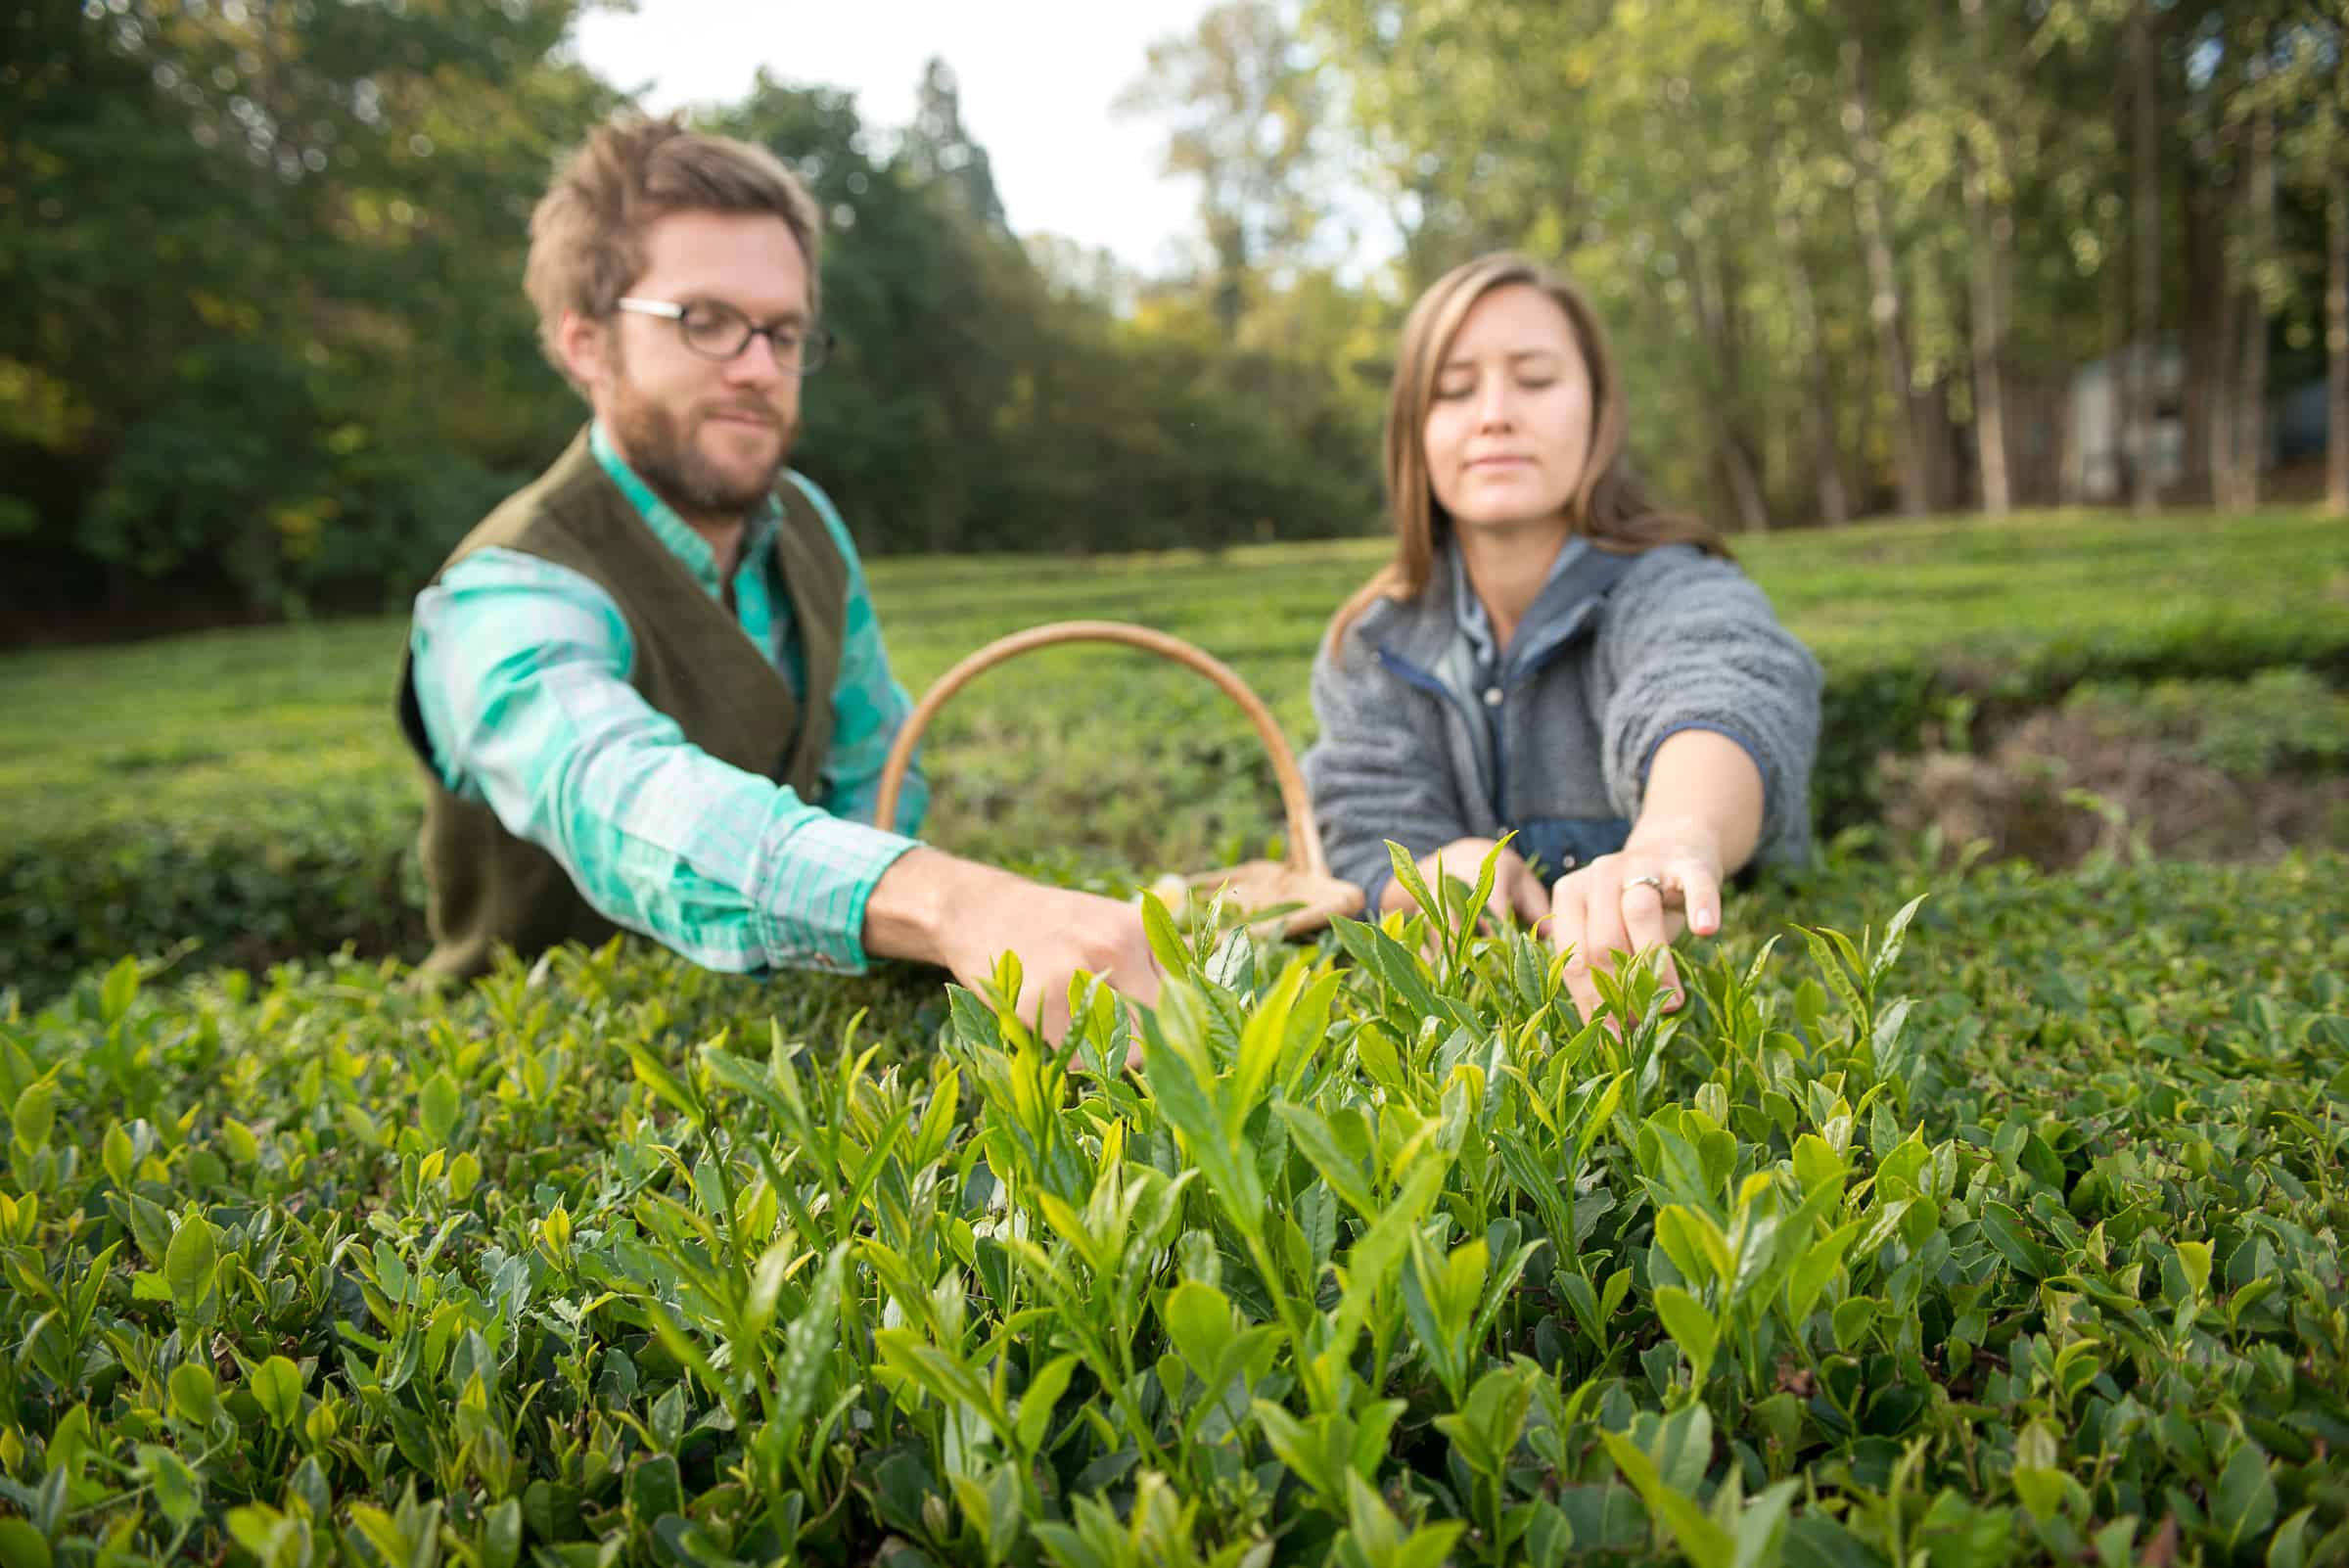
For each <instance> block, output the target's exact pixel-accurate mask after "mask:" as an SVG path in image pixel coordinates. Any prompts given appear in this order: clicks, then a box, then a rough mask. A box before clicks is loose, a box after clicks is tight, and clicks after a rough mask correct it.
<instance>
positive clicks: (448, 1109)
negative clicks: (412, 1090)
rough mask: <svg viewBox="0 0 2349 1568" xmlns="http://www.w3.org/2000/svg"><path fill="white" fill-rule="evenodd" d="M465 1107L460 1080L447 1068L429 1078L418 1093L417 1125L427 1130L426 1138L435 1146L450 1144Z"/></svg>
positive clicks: (425, 1132) (440, 1146)
mask: <svg viewBox="0 0 2349 1568" xmlns="http://www.w3.org/2000/svg"><path fill="white" fill-rule="evenodd" d="M464 1110H465V1101H464V1097H463V1096H462V1094H460V1093H459V1091H458V1089H457V1081H456V1080H455V1079H453V1078H451V1077H449V1076H448V1069H446V1068H442V1069H441V1070H440V1071H439V1072H438V1073H435V1074H434V1075H433V1076H432V1077H431V1078H428V1079H426V1080H425V1081H424V1087H423V1088H421V1089H419V1090H418V1091H417V1093H416V1116H417V1125H418V1126H419V1127H420V1128H421V1129H422V1130H423V1131H424V1140H425V1142H427V1143H429V1144H431V1145H433V1146H434V1147H435V1148H445V1147H446V1146H447V1144H448V1135H449V1134H450V1133H451V1132H454V1131H455V1130H457V1118H458V1117H459V1116H461V1115H463V1114H464Z"/></svg>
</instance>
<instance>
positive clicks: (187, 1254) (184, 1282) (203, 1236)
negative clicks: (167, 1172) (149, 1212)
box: [163, 1214, 220, 1312]
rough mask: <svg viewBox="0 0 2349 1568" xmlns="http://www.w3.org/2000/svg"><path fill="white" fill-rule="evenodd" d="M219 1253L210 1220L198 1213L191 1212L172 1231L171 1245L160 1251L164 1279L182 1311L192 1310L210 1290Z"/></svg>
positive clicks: (217, 1265)
mask: <svg viewBox="0 0 2349 1568" xmlns="http://www.w3.org/2000/svg"><path fill="white" fill-rule="evenodd" d="M219 1264H220V1252H219V1248H218V1246H217V1244H216V1243H215V1242H214V1241H213V1240H212V1226H211V1222H209V1221H207V1220H206V1219H205V1218H204V1216H202V1215H200V1214H190V1215H188V1216H187V1217H186V1218H185V1219H183V1220H181V1221H180V1222H179V1228H178V1229H177V1230H175V1231H173V1232H172V1235H171V1245H170V1247H169V1248H168V1249H167V1250H166V1251H165V1252H164V1254H163V1278H164V1280H165V1281H166V1282H168V1283H169V1285H170V1286H171V1299H172V1301H173V1302H174V1303H176V1304H177V1305H178V1307H179V1309H180V1311H182V1312H194V1311H195V1310H196V1309H197V1308H198V1307H199V1306H200V1305H202V1303H203V1301H204V1298H205V1297H206V1296H207V1295H209V1294H210V1293H211V1290H212V1275H213V1273H214V1272H215V1270H216V1269H217V1268H219Z"/></svg>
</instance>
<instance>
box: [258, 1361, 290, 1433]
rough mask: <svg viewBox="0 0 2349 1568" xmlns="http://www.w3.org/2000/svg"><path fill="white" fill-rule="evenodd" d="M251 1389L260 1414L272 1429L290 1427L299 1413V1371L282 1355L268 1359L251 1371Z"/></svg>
mask: <svg viewBox="0 0 2349 1568" xmlns="http://www.w3.org/2000/svg"><path fill="white" fill-rule="evenodd" d="M251 1387H252V1389H253V1399H254V1400H256V1401H258V1402H259V1404H260V1407H261V1413H263V1414H264V1415H266V1416H268V1417H269V1420H270V1422H271V1424H273V1425H276V1426H292V1425H293V1424H294V1421H295V1418H296V1417H297V1416H299V1415H300V1414H301V1372H300V1369H299V1368H298V1367H297V1366H295V1364H294V1363H293V1362H292V1361H291V1360H287V1359H286V1358H285V1357H283V1356H272V1357H270V1358H269V1359H268V1360H265V1361H263V1362H261V1364H260V1365H258V1366H256V1367H254V1368H253V1378H252V1383H251Z"/></svg>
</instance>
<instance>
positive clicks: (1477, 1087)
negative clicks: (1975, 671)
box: [0, 856, 2349, 1568]
mask: <svg viewBox="0 0 2349 1568" xmlns="http://www.w3.org/2000/svg"><path fill="white" fill-rule="evenodd" d="M1927 876H1928V873H1927V872H1925V871H1923V870H1921V869H1915V868H1911V869H1909V870H1907V871H1902V872H1899V873H1892V872H1886V871H1884V870H1881V869H1875V868H1869V867H1865V866H1859V865H1850V864H1835V865H1831V866H1829V867H1827V868H1825V869H1822V870H1820V871H1819V872H1816V873H1813V874H1812V875H1811V876H1810V877H1809V878H1808V879H1807V880H1805V881H1802V882H1798V883H1793V884H1789V885H1786V886H1782V887H1778V888H1775V889H1772V890H1768V891H1765V892H1763V893H1760V894H1758V895H1755V896H1752V897H1749V898H1748V899H1745V900H1744V901H1743V902H1742V903H1741V905H1740V920H1739V923H1738V925H1737V928H1736V929H1737V930H1738V931H1739V932H1740V933H1743V935H1741V936H1739V937H1737V938H1736V939H1735V940H1732V941H1729V942H1726V943H1724V944H1721V945H1718V946H1716V947H1713V948H1711V949H1703V948H1700V949H1694V950H1691V951H1689V952H1687V953H1683V954H1682V955H1681V973H1682V974H1683V976H1684V977H1686V978H1687V979H1688V981H1689V989H1690V991H1691V992H1692V996H1693V1003H1692V1005H1691V1006H1690V1007H1689V1008H1687V1009H1686V1010H1684V1011H1683V1012H1682V1013H1680V1014H1677V1015H1666V1014H1664V1013H1662V1012H1661V1011H1660V1010H1659V1007H1658V996H1657V987H1656V984H1655V982H1654V980H1653V977H1652V975H1650V974H1649V973H1647V972H1646V971H1645V970H1644V969H1641V968H1636V967H1635V968H1634V969H1632V970H1631V971H1629V972H1628V975H1627V978H1626V979H1625V980H1624V981H1623V982H1622V983H1621V984H1620V985H1618V986H1616V987H1614V988H1613V989H1612V990H1611V991H1610V992H1609V995H1608V1004H1607V1006H1606V1008H1605V1009H1604V1010H1603V1011H1602V1015H1601V1016H1600V1017H1598V1018H1595V1019H1589V1020H1585V1019H1582V1018H1580V1017H1578V1016H1577V1015H1576V1014H1575V1012H1574V1009H1573V1007H1572V1004H1571V1002H1570V1000H1569V999H1568V998H1567V996H1566V994H1565V992H1564V991H1563V989H1562V986H1561V984H1560V978H1559V966H1558V962H1557V960H1556V959H1555V958H1554V957H1553V956H1552V955H1551V954H1549V953H1547V952H1546V951H1545V950H1544V949H1543V948H1542V947H1541V946H1539V945H1536V944H1534V943H1532V942H1530V941H1528V940H1526V939H1525V938H1523V937H1521V936H1517V935H1513V934H1509V933H1505V932H1504V933H1487V932H1483V931H1481V930H1480V929H1479V925H1478V922H1477V918H1476V917H1477V915H1478V914H1479V913H1480V896H1479V895H1478V893H1477V891H1476V890H1456V889H1455V890H1453V891H1452V894H1451V897H1450V899H1449V900H1448V901H1445V902H1443V903H1441V904H1440V905H1439V904H1438V900H1437V899H1435V898H1434V896H1433V894H1432V892H1431V895H1430V897H1429V899H1428V903H1429V904H1430V906H1433V907H1440V908H1441V910H1442V912H1441V914H1440V915H1438V916H1437V917H1434V918H1432V919H1431V918H1426V917H1417V916H1414V917H1410V918H1404V917H1391V918H1390V919H1388V920H1387V921H1385V922H1383V923H1381V924H1379V925H1368V924H1361V923H1348V924H1345V925H1342V926H1341V927H1340V928H1339V929H1338V930H1337V931H1336V932H1334V933H1332V934H1331V936H1330V937H1329V938H1328V939H1327V940H1326V941H1325V942H1323V943H1322V944H1321V945H1318V946H1317V947H1313V948H1307V949H1284V948H1278V947H1267V946H1261V945H1256V944H1253V943H1251V942H1250V941H1249V940H1248V939H1246V938H1245V937H1244V936H1239V935H1235V934H1232V933H1230V932H1219V931H1217V930H1216V929H1214V928H1213V927H1212V925H1209V926H1203V927H1201V928H1199V929H1194V930H1189V931H1185V930H1182V929H1179V928H1177V927H1176V926H1175V925H1174V922H1173V921H1171V920H1168V919H1165V918H1161V917H1160V914H1161V913H1163V912H1158V913H1154V916H1153V920H1152V935H1153V945H1154V947H1155V949H1156V951H1157V955H1158V958H1159V961H1160V964H1161V967H1162V969H1163V970H1164V971H1165V973H1166V975H1167V977H1168V982H1167V992H1166V994H1165V996H1164V998H1163V1000H1162V1002H1161V1004H1160V1005H1159V1006H1158V1007H1157V1008H1156V1009H1154V1010H1152V1011H1150V1012H1147V1013H1145V1014H1142V1015H1140V1016H1139V1017H1138V1018H1136V1017H1134V1016H1132V1015H1129V1014H1128V1012H1127V1011H1126V1010H1125V1009H1124V1008H1122V1007H1119V1006H1117V1005H1115V1004H1114V1003H1113V1001H1112V999H1111V997H1110V996H1109V995H1108V994H1107V993H1106V992H1100V991H1097V990H1096V991H1094V992H1091V993H1089V994H1080V995H1079V996H1078V997H1077V998H1076V1000H1077V1002H1078V1004H1079V1005H1078V1008H1077V1012H1078V1017H1079V1019H1080V1024H1079V1027H1078V1028H1077V1029H1076V1030H1075V1031H1074V1032H1073V1035H1072V1037H1071V1038H1070V1039H1069V1040H1068V1041H1066V1042H1064V1043H1063V1044H1062V1045H1061V1046H1059V1047H1049V1046H1046V1045H1045V1044H1043V1043H1042V1042H1041V1041H1039V1039H1038V1038H1036V1035H1035V1034H1034V1032H1033V1031H1032V1029H1031V1028H1030V1027H1029V1025H1028V1024H1027V1022H1025V1021H1024V1020H1022V1019H1021V1018H1020V1017H1018V1016H1016V1015H1015V1014H1013V1013H1012V1012H1010V1011H1009V1010H1007V1009H1006V1008H1005V1007H1003V1006H1002V1005H1000V1004H999V1003H998V1002H997V1001H995V1000H993V999H991V998H990V995H988V994H980V993H973V992H953V993H952V994H951V995H950V997H942V995H941V993H940V992H939V991H938V990H937V988H936V985H935V982H934V981H933V980H931V979H930V978H929V977H926V976H917V975H910V974H905V973H896V974H890V975H884V976H882V977H880V978H877V979H874V980H867V981H853V982H848V981H839V982H835V981H824V982H816V981H800V980H794V981H791V982H777V983H775V984H773V985H770V986H764V987H761V986H760V985H758V984H755V983H749V982H741V981H726V980H723V979H721V978H719V977H714V976H710V975H706V974H702V973H701V972H698V971H695V970H692V969H691V968H690V967H689V966H686V965H684V964H682V963H680V962H677V961H674V960H671V959H668V958H666V957H664V956H663V955H660V954H658V953H650V952H646V951H642V950H640V949H628V948H622V947H620V946H614V947H609V948H606V949H603V950H600V951H597V952H592V953H590V952H582V951H576V950H573V951H566V952H559V953H557V954H555V955H552V956H551V957H550V958H548V959H547V960H545V961H543V962H542V963H540V964H538V965H535V966H533V967H531V968H530V969H528V970H525V969H522V968H510V969H508V970H506V971H503V972H501V973H500V974H498V975H497V976H494V977H492V978H491V979H489V980H487V981H485V982H484V983H483V984H482V985H480V986H479V987H477V988H475V989H474V990H472V991H471V992H465V993H462V994H458V995H453V996H435V995H431V994H427V993H421V992H415V991H412V990H410V989H408V988H407V987H406V986H405V985H404V984H403V971H402V970H401V969H400V968H399V966H398V965H396V964H392V963H364V962H360V961H356V960H353V959H349V958H340V959H334V960H328V961H325V962H322V963H318V964H303V965H291V966H286V967H283V968H280V969H277V970H274V971H271V972H270V973H268V974H267V975H266V976H264V977H261V978H259V979H257V980H254V979H249V978H248V977H246V976H244V975H242V974H239V973H236V972H224V973H220V974H216V975H211V976H205V977H198V978H195V979H192V980H190V981H188V982H186V983H184V984H181V985H177V986H172V987H163V986H159V985H157V984H155V983H154V982H152V981H151V980H150V979H148V978H146V977H144V976H143V975H142V972H141V971H140V969H139V967H138V966H137V965H135V964H132V963H128V962H125V963H123V964H120V965H117V966H115V968H114V969H113V970H112V971H110V972H108V973H106V974H104V975H103V977H100V976H92V977H89V978H88V979H86V980H85V981H83V982H82V983H81V984H79V985H77V986H76V987H75V988H74V989H73V990H71V991H70V992H69V993H68V994H67V995H65V996H64V997H62V998H61V999H60V1000H59V1001H58V1002H57V1003H56V1004H54V1005H53V1006H51V1007H49V1008H48V1009H46V1010H45V1011H43V1012H41V1013H39V1014H34V1015H27V1014H26V1013H24V1012H23V1010H22V1009H19V1010H18V1011H16V1012H15V1013H14V1014H13V1015H10V1016H8V1017H7V1018H6V1020H5V1022H4V1023H0V1111H5V1112H6V1115H7V1130H6V1138H7V1146H6V1156H7V1166H6V1175H5V1178H0V1268H5V1271H6V1279H7V1288H6V1290H5V1293H0V1348H5V1351H6V1355H5V1356H4V1357H0V1514H5V1515H6V1517H4V1518H0V1563H5V1564H6V1565H8V1568H18V1565H44V1564H59V1563H69V1564H93V1565H95V1564H99V1563H108V1564H112V1563H130V1562H137V1561H145V1560H161V1559H163V1558H166V1557H191V1558H201V1559H204V1560H209V1561H231V1562H235V1563H240V1564H243V1563H253V1564H259V1565H264V1568H310V1565H323V1564H325V1563H328V1562H341V1563H344V1564H348V1565H350V1568H441V1565H444V1564H446V1565H459V1568H515V1565H518V1564H521V1563H523V1562H525V1561H528V1562H530V1563H532V1564H535V1565H540V1568H606V1565H609V1564H613V1563H619V1562H630V1563H647V1564H667V1565H678V1568H684V1565H693V1568H727V1565H730V1564H734V1563H770V1562H777V1561H808V1562H850V1561H855V1562H863V1561H871V1560H888V1561H893V1562H901V1563H909V1564H910V1563H918V1562H931V1563H938V1564H948V1563H954V1564H966V1563H967V1564H987V1565H990V1568H991V1565H995V1564H1023V1565H1025V1564H1053V1565H1070V1568H1074V1565H1108V1564H1143V1563H1150V1564H1165V1563H1202V1564H1205V1563H1223V1564H1235V1565H1236V1564H1250V1565H1256V1564H1268V1563H1312V1564H1321V1563H1342V1564H1354V1565H1369V1564H1399V1565H1424V1564H1433V1563H1436V1562H1438V1561H1443V1560H1451V1561H1455V1562H1461V1563H1479V1562H1490V1563H1501V1562H1510V1563H1516V1562H1530V1563H1537V1564H1545V1565H1547V1564H1560V1563H1565V1562H1569V1561H1578V1562H1579V1561H1623V1562H1629V1561H1650V1560H1653V1561H1663V1560H1671V1559H1676V1558H1677V1559H1681V1560H1686V1561H1688V1562H1692V1563H1696V1564H1700V1565H1706V1568H1711V1565H1717V1564H1718V1565H1730V1564H1766V1563H1786V1564H1829V1565H1841V1564H1863V1563H1901V1564H1907V1563H1913V1562H1924V1563H1929V1564H1933V1565H1937V1568H1957V1565H1963V1564H2000V1563H2010V1562H2065V1563H2074V1562H2096V1563H2110V1564H2116V1565H2117V1564H2122V1563H2136V1562H2140V1561H2153V1562H2177V1563H2188V1562H2202V1563H2212V1564H2218V1563H2263V1564H2270V1565H2274V1568H2286V1565H2298V1564H2311V1563H2326V1562H2339V1561H2342V1560H2344V1558H2349V1474H2345V1472H2344V1468H2343V1466H2342V1464H2341V1461H2340V1459H2339V1457H2338V1455H2339V1453H2341V1450H2342V1446H2343V1444H2344V1443H2345V1442H2349V1292H2345V1290H2344V1282H2343V1279H2342V1273H2341V1253H2342V1247H2341V1233H2342V1229H2343V1225H2344V1222H2349V1191H2345V1189H2344V1185H2343V1181H2342V1177H2341V1172H2342V1171H2343V1169H2344V1167H2345V1165H2349V1161H2345V1159H2344V1156H2345V1155H2349V985H2345V984H2344V981H2343V979H2342V976H2343V975H2344V974H2345V973H2349V935H2345V933H2349V920H2344V919H2343V918H2342V916H2343V915H2344V914H2345V913H2349V909H2344V907H2343V896H2342V894H2341V892H2340V889H2341V888H2342V887H2343V886H2345V885H2349V862H2344V861H2343V860H2342V859H2340V858H2339V857H2338V856H2312V857H2307V858H2304V859H2296V860H2289V861H2286V862H2283V863H2281V864H2280V865H2276V866H2272V867H2268V868H2264V869H2259V870H2249V869H2239V868H2238V869H2233V870H2227V871H2216V870H2208V869H2202V868H2191V867H2178V866H2142V867H2137V866H2127V865H2120V864H2102V865H2097V866H2093V867H2089V868H2086V869H2084V870H2083V871H2082V872H2080V873H2078V874H2076V875H2073V876H2069V877H2064V878H2054V879H2049V878H2040V877H2036V876H2031V875H2029V874H2027V873H2026V872H2024V871H2021V870H2018V869H2016V868H2011V867H1992V868H1976V869H1975V870H1974V871H1972V872H1971V873H1970V874H1968V875H1966V876H1964V877H1962V878H1957V877H1939V878H1936V879H1934V880H1933V881H1932V883H1931V885H1930V890H1929V893H1928V896H1927V897H1925V898H1924V899H1921V901H1920V900H1918V899H1915V898H1914V897H1913V893H1914V891H1915V890H1914V888H1913V887H1910V888H1904V887H1902V886H1901V881H1902V880H1908V881H1911V882H1918V881H1922V880H1923V879H1925V878H1926V877H1927ZM1765 931H1769V932H1773V933H1774V935H1770V936H1768V937H1765V936H1764V935H1763V933H1764V932H1765ZM1016 982H1017V976H1016V974H1015V973H1013V972H1012V971H1011V970H1010V969H1008V968H1007V969H1005V970H1004V971H1003V972H1001V973H999V974H998V976H997V977H996V985H995V986H994V987H993V988H991V992H992V995H993V996H1008V995H1012V994H1016V991H1017V985H1016ZM1136 1043H1138V1045H1139V1047H1140V1051H1141V1055H1142V1059H1143V1064H1144V1065H1143V1067H1142V1070H1141V1071H1140V1072H1139V1073H1138V1074H1128V1073H1125V1072H1123V1071H1121V1070H1120V1064H1122V1063H1123V1062H1124V1061H1125V1060H1126V1057H1127V1054H1128V1047H1129V1045H1132V1044H1136Z"/></svg>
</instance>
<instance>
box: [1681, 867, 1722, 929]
mask: <svg viewBox="0 0 2349 1568" xmlns="http://www.w3.org/2000/svg"><path fill="white" fill-rule="evenodd" d="M1673 875H1674V877H1675V878H1676V879H1677V880H1678V882H1679V883H1680V888H1681V909H1682V911H1683V912H1684V913H1685V915H1686V916H1687V920H1688V929H1689V930H1691V931H1693V932H1695V933H1696V934H1697V935H1698V936H1700V937H1710V936H1712V935H1714V934H1715V933H1717V932H1719V931H1720V930H1721V873H1720V872H1718V871H1716V870H1715V869H1714V868H1713V866H1712V864H1711V863H1710V862H1708V861H1705V860H1701V859H1698V858H1696V857H1695V856H1693V855H1692V856H1689V857H1688V858H1686V859H1683V860H1681V861H1680V862H1678V863H1677V864H1676V865H1675V867H1674V871H1673Z"/></svg>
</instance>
